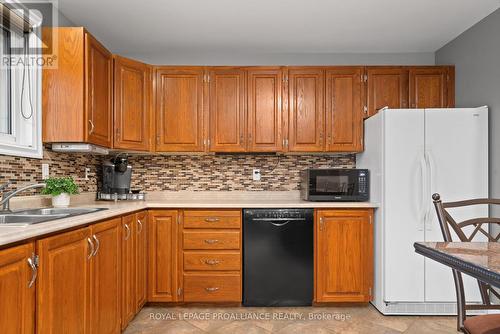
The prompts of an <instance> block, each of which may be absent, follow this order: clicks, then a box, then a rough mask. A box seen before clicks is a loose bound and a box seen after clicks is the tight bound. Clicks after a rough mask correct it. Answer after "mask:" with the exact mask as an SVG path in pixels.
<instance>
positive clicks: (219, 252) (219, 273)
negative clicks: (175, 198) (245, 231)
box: [181, 210, 242, 303]
mask: <svg viewBox="0 0 500 334" xmlns="http://www.w3.org/2000/svg"><path fill="white" fill-rule="evenodd" d="M182 217H183V221H182V223H183V224H182V225H183V228H182V250H181V254H182V259H183V260H182V283H183V297H184V301H185V302H235V303H240V302H241V300H242V289H241V283H242V281H241V271H242V265H241V254H242V252H241V248H242V243H241V210H184V211H183V215H182Z"/></svg>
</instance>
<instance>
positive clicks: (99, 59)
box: [42, 28, 113, 147]
mask: <svg viewBox="0 0 500 334" xmlns="http://www.w3.org/2000/svg"><path fill="white" fill-rule="evenodd" d="M47 29H53V32H54V33H57V34H58V38H57V40H58V44H57V52H58V54H57V55H58V58H57V67H55V68H44V69H43V75H42V108H43V113H42V115H43V131H42V134H43V135H42V137H43V141H44V142H88V143H92V144H96V145H100V146H105V147H111V145H112V127H113V123H112V55H111V53H110V52H109V51H107V50H106V49H105V48H104V47H103V46H102V45H101V44H100V43H99V42H98V41H97V40H96V39H95V38H93V37H92V36H91V35H90V34H89V33H88V32H87V31H85V29H83V28H47ZM52 40H53V39H50V40H48V42H50V41H52Z"/></svg>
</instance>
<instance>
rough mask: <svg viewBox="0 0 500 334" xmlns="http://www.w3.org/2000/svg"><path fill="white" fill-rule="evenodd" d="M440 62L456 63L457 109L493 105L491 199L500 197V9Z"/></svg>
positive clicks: (450, 45) (444, 49)
mask: <svg viewBox="0 0 500 334" xmlns="http://www.w3.org/2000/svg"><path fill="white" fill-rule="evenodd" d="M436 63H437V64H455V71H456V79H455V83H456V88H455V92H456V93H455V96H456V105H457V107H474V106H480V105H488V106H489V110H490V141H489V149H490V197H495V198H500V9H499V10H497V11H495V12H493V13H492V14H491V15H489V16H488V17H486V18H485V19H483V20H482V21H480V22H479V23H477V24H476V25H474V26H473V27H471V28H470V29H468V30H467V31H465V32H464V33H463V34H461V35H460V36H458V37H457V38H456V39H454V40H453V41H451V42H450V43H448V44H447V45H445V46H444V47H442V48H441V49H439V50H438V51H437V52H436ZM492 214H493V215H496V216H500V210H495V211H492Z"/></svg>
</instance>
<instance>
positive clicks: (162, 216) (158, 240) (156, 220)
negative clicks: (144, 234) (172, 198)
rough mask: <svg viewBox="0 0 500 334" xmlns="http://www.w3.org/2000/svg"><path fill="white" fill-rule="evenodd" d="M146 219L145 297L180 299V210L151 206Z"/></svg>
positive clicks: (157, 299) (152, 299)
mask: <svg viewBox="0 0 500 334" xmlns="http://www.w3.org/2000/svg"><path fill="white" fill-rule="evenodd" d="M148 219H149V221H148V236H149V242H148V244H149V263H148V301H150V302H174V301H181V300H182V296H181V294H180V290H179V288H180V287H181V284H180V282H179V280H180V275H179V257H180V255H181V254H180V253H181V252H180V248H179V227H178V222H179V212H178V211H177V210H150V211H149V217H148Z"/></svg>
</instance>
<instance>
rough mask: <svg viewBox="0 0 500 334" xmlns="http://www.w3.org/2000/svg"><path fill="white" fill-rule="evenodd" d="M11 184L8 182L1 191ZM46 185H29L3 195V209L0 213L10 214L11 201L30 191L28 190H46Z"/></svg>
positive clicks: (0, 187)
mask: <svg viewBox="0 0 500 334" xmlns="http://www.w3.org/2000/svg"><path fill="white" fill-rule="evenodd" d="M10 184H11V182H10V181H9V182H7V183H6V184H4V185H2V186H0V191H1V190H3V189H5V188H7V187H8V186H9V185H10ZM44 187H45V183H36V184H29V185H27V186H24V187H21V188H19V189H16V190H12V191H8V192H5V193H3V194H2V200H1V201H0V205H1V206H2V209H1V210H0V212H10V199H11V198H12V197H14V196H16V195H17V194H19V193H20V192H22V191H25V190H28V189H34V188H44Z"/></svg>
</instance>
